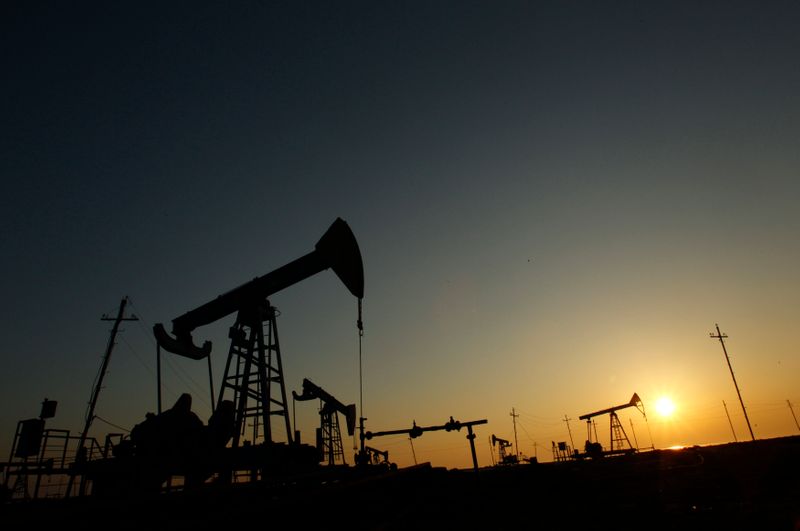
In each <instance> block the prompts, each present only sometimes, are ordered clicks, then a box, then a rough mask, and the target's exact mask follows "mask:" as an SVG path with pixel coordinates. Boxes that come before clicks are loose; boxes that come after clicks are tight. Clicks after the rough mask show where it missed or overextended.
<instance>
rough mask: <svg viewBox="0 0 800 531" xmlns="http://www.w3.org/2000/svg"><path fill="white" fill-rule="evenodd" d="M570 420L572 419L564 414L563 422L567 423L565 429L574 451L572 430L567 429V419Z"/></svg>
mask: <svg viewBox="0 0 800 531" xmlns="http://www.w3.org/2000/svg"><path fill="white" fill-rule="evenodd" d="M571 420H572V419H571V418H569V417H568V416H566V415H564V422H566V423H567V431H568V432H569V443H570V444H571V445H572V451H573V452H574V451H575V441H573V440H572V430H571V429H569V421H571Z"/></svg>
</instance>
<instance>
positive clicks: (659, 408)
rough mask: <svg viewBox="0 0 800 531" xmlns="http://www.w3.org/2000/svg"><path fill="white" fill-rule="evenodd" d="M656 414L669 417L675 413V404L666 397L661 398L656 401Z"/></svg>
mask: <svg viewBox="0 0 800 531" xmlns="http://www.w3.org/2000/svg"><path fill="white" fill-rule="evenodd" d="M656 412H657V413H658V414H659V415H661V416H662V417H671V416H672V414H673V413H675V402H673V401H672V399H671V398H670V397H668V396H662V397H661V398H659V399H658V400H657V401H656Z"/></svg>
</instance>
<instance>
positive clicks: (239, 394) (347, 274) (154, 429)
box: [91, 218, 364, 494]
mask: <svg viewBox="0 0 800 531" xmlns="http://www.w3.org/2000/svg"><path fill="white" fill-rule="evenodd" d="M325 269H333V271H334V273H336V275H337V276H338V277H339V279H340V280H341V281H342V282H343V283H344V285H345V286H346V287H347V289H348V290H349V291H350V293H352V294H353V295H355V296H356V297H357V298H358V299H359V302H360V301H361V299H362V298H363V296H364V269H363V264H362V261H361V251H360V250H359V247H358V243H357V242H356V239H355V236H354V235H353V233H352V231H351V230H350V227H349V226H348V225H347V223H346V222H345V221H343V220H342V219H340V218H337V219H336V220H335V221H334V222H333V224H331V226H330V227H329V228H328V230H327V231H326V232H325V234H323V236H322V237H321V238H320V240H319V241H318V242H317V244H316V245H315V246H314V250H313V251H311V252H310V253H308V254H306V255H304V256H301V257H300V258H298V259H296V260H294V261H292V262H290V263H288V264H286V265H284V266H282V267H279V268H278V269H275V270H274V271H272V272H270V273H267V274H266V275H263V276H261V277H256V278H255V279H253V280H251V281H250V282H247V283H245V284H243V285H241V286H239V287H237V288H235V289H233V290H231V291H228V292H227V293H224V294H222V295H220V296H218V297H216V298H215V299H213V300H211V301H209V302H207V303H205V304H203V305H201V306H199V307H198V308H195V309H193V310H191V311H189V312H186V313H185V314H183V315H181V316H179V317H177V318H175V319H173V321H172V334H169V333H168V332H167V331H166V330H165V329H164V326H163V325H162V324H156V325H155V326H154V327H153V333H154V335H155V337H156V340H157V344H158V348H159V359H160V349H162V348H163V349H164V350H166V351H168V352H171V353H173V354H177V355H180V356H184V357H187V358H190V359H194V360H202V359H207V358H208V357H209V355H210V354H211V342H209V341H206V342H205V343H203V345H202V346H200V347H198V346H197V345H195V343H194V339H193V337H192V333H193V332H194V331H195V330H196V329H197V328H199V327H201V326H204V325H207V324H210V323H212V322H215V321H217V320H219V319H222V318H224V317H226V316H228V315H230V314H232V313H234V312H236V321H235V323H234V325H233V326H232V327H231V329H230V332H229V334H228V337H229V338H230V340H231V341H230V348H229V351H228V359H227V362H226V364H225V374H224V376H223V378H222V384H221V389H220V392H219V395H218V400H217V402H216V406H215V407H214V411H213V413H212V416H211V418H210V419H209V423H208V426H207V427H206V426H203V423H202V421H200V420H199V419H198V418H197V416H196V415H194V413H192V412H191V397H190V396H189V395H184V396H182V397H181V399H179V401H178V403H176V404H175V406H174V407H173V408H171V409H170V410H168V411H165V412H163V413H161V412H160V396H159V414H158V415H153V414H149V415H148V417H147V419H146V420H145V421H144V422H142V423H141V424H139V425H137V426H136V427H135V428H134V430H133V431H132V433H131V440H130V442H129V444H128V445H127V446H122V447H121V448H120V449H119V455H118V457H119V458H120V459H118V460H117V462H112V461H113V460H108V461H107V462H103V463H94V464H93V466H92V470H91V475H92V476H93V478H94V481H95V487H97V486H98V485H104V486H105V487H107V492H109V493H112V494H113V493H116V494H125V492H126V490H127V491H130V490H131V489H134V490H140V491H141V490H155V489H158V488H160V485H161V484H162V482H163V481H164V480H165V478H166V479H168V478H169V477H171V476H172V475H183V476H184V477H185V478H186V480H187V484H188V483H190V482H192V481H194V482H200V481H203V480H205V479H206V478H208V477H209V475H211V474H212V473H214V472H218V473H219V474H220V478H221V479H223V480H230V479H231V478H233V477H237V476H238V475H239V474H241V473H245V474H249V475H250V478H251V479H258V477H259V473H260V474H261V477H263V476H264V474H265V472H266V471H267V470H271V471H274V472H275V473H284V472H291V469H295V470H303V469H305V468H306V467H308V466H316V465H317V463H318V461H317V459H316V457H317V452H316V450H315V449H314V448H312V447H310V446H306V445H300V444H299V443H298V444H293V439H292V430H291V425H290V422H289V410H288V407H287V401H286V388H285V384H284V376H283V367H282V362H281V356H280V345H279V342H278V329H277V324H276V315H277V311H276V309H275V308H274V307H273V306H271V305H270V303H269V300H268V297H269V296H270V295H272V294H274V293H277V292H279V291H281V290H283V289H285V288H288V287H289V286H292V285H294V284H296V283H298V282H301V281H302V280H305V279H307V278H308V277H310V276H312V275H315V274H317V273H319V272H321V271H324V270H325ZM359 310H360V304H359ZM360 320H361V316H360V315H359V323H360ZM209 367H210V363H209ZM209 371H210V369H209ZM159 387H160V386H159ZM212 402H213V389H212ZM272 417H278V418H279V419H282V422H279V424H282V425H283V427H285V429H286V443H288V444H277V443H275V442H274V441H273V426H272ZM248 427H251V428H252V436H251V438H250V439H249V440H245V439H244V438H243V436H244V435H245V431H246V430H247V428H248ZM228 441H230V448H226V446H227V444H228ZM259 443H260V444H259ZM132 478H133V479H132ZM137 478H138V479H137ZM94 490H95V491H97V489H96V488H95V489H94ZM101 490H102V489H101Z"/></svg>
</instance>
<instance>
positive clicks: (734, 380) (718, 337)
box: [709, 325, 756, 441]
mask: <svg viewBox="0 0 800 531" xmlns="http://www.w3.org/2000/svg"><path fill="white" fill-rule="evenodd" d="M715 326H716V328H717V335H714V332H711V333H710V334H709V335H710V336H711V337H712V338H713V339H719V342H720V344H721V345H722V352H724V353H725V361H727V362H728V369H730V371H731V378H733V386H734V387H735V388H736V394H737V395H738V396H739V403H740V404H742V411H743V412H744V420H745V421H746V422H747V429H748V430H750V437H751V438H752V439H753V440H754V441H755V440H756V436H755V435H753V428H752V427H751V426H750V418H749V417H748V416H747V409H745V407H744V400H742V393H740V392H739V384H737V383H736V376H734V374H733V367H731V359H730V358H729V357H728V351H727V349H725V341H723V339H724V338H727V337H728V336H727V335H726V334H723V333H722V332H720V331H719V325H715Z"/></svg>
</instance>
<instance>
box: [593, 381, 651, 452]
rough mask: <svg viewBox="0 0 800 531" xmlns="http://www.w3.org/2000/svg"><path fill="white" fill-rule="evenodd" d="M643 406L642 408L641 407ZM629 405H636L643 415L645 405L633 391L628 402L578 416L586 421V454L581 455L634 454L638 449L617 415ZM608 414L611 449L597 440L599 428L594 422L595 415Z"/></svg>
mask: <svg viewBox="0 0 800 531" xmlns="http://www.w3.org/2000/svg"><path fill="white" fill-rule="evenodd" d="M640 406H641V408H640ZM629 407H635V408H636V409H637V410H639V411H640V412H641V413H642V415H644V406H642V401H641V399H640V398H639V395H638V394H636V393H633V396H632V397H631V399H630V401H629V402H628V403H626V404H621V405H618V406H614V407H610V408H606V409H601V410H600V411H595V412H594V413H587V414H585V415H581V416H580V417H578V418H579V419H580V420H585V421H586V430H587V435H586V445H585V447H584V452H585V453H584V454H582V455H580V456H579V457H592V458H598V457H603V456H610V455H625V454H632V453H636V452H637V451H638V449H637V448H635V447H634V446H633V445H632V444H631V441H630V439H628V435H627V434H626V433H625V428H623V427H622V423H621V422H620V421H619V417H618V416H617V411H619V410H621V409H627V408H629ZM606 414H607V415H608V416H609V419H610V437H609V449H608V450H603V447H602V445H601V444H600V442H599V441H598V440H597V428H596V425H595V424H594V422H593V419H594V418H595V417H599V416H601V415H606ZM593 427H594V428H595V437H594V439H595V440H594V441H592V428H593Z"/></svg>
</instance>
